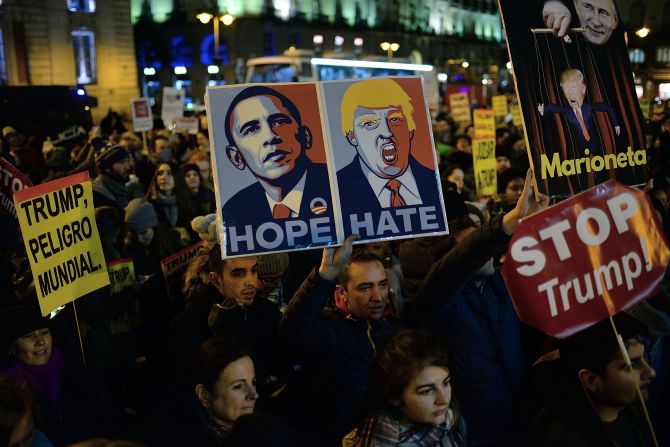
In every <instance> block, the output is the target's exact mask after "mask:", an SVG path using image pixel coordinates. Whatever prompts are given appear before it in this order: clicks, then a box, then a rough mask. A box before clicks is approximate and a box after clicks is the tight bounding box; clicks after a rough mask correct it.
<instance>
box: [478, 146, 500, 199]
mask: <svg viewBox="0 0 670 447" xmlns="http://www.w3.org/2000/svg"><path fill="white" fill-rule="evenodd" d="M472 159H473V171H474V174H475V188H476V190H477V197H486V196H492V195H493V194H495V193H496V191H497V185H498V175H497V171H496V139H495V137H477V136H475V138H474V139H473V140H472Z"/></svg>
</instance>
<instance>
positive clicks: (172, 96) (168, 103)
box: [161, 87, 184, 129]
mask: <svg viewBox="0 0 670 447" xmlns="http://www.w3.org/2000/svg"><path fill="white" fill-rule="evenodd" d="M182 116H184V89H183V88H174V87H164V88H163V108H162V110H161V119H162V120H163V124H164V125H165V127H167V128H168V129H172V128H173V127H174V123H175V121H176V120H177V118H181V117H182Z"/></svg>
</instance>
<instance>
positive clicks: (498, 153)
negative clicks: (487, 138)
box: [496, 144, 512, 161]
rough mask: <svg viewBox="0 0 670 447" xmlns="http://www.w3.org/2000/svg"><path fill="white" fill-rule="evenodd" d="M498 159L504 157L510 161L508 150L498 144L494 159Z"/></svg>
mask: <svg viewBox="0 0 670 447" xmlns="http://www.w3.org/2000/svg"><path fill="white" fill-rule="evenodd" d="M498 157H505V158H507V159H508V160H510V161H512V154H511V153H510V150H509V148H507V147H506V146H502V145H500V144H496V158H498Z"/></svg>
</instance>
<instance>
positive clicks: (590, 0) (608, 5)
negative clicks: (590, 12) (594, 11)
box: [575, 0, 614, 14]
mask: <svg viewBox="0 0 670 447" xmlns="http://www.w3.org/2000/svg"><path fill="white" fill-rule="evenodd" d="M575 3H577V5H578V6H582V7H583V6H585V5H587V4H589V5H592V6H593V7H595V8H600V9H606V10H608V11H609V12H610V13H612V14H613V13H614V2H613V1H612V0H576V2H575Z"/></svg>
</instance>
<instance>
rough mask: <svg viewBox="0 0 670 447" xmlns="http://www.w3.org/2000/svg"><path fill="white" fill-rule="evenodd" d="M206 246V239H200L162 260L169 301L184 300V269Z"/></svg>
mask: <svg viewBox="0 0 670 447" xmlns="http://www.w3.org/2000/svg"><path fill="white" fill-rule="evenodd" d="M204 246H205V243H204V241H199V242H196V243H195V244H193V245H189V246H188V247H186V248H184V249H182V250H180V251H178V252H177V253H174V254H173V255H170V256H168V257H167V258H165V259H162V260H161V270H162V271H163V277H164V279H165V284H166V286H167V290H168V297H167V300H168V302H170V303H176V302H179V300H183V297H182V295H181V290H182V287H183V285H184V269H185V268H186V266H187V265H188V264H189V262H190V261H191V260H192V259H193V258H195V257H196V255H197V254H198V253H199V252H200V250H202V249H203V248H204Z"/></svg>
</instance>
